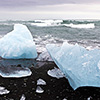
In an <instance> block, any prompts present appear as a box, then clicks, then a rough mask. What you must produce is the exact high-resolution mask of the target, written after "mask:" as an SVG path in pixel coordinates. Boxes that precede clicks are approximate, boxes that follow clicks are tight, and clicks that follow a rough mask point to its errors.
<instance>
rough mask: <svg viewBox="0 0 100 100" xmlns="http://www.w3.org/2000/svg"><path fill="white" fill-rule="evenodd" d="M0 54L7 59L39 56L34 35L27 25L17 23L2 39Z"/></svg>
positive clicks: (0, 40)
mask: <svg viewBox="0 0 100 100" xmlns="http://www.w3.org/2000/svg"><path fill="white" fill-rule="evenodd" d="M0 56H1V57H3V58H6V59H20V58H26V59H29V58H36V57H37V52H36V47H35V43H34V41H33V37H32V35H31V33H30V31H29V30H28V28H27V27H26V26H25V25H21V24H15V25H14V30H13V31H11V32H10V33H8V34H7V35H5V36H4V37H3V38H1V39H0Z"/></svg>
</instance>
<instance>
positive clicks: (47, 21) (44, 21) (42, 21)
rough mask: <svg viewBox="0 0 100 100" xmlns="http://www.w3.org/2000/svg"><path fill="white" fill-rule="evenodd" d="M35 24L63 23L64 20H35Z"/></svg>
mask: <svg viewBox="0 0 100 100" xmlns="http://www.w3.org/2000/svg"><path fill="white" fill-rule="evenodd" d="M34 21H35V22H41V23H62V22H63V20H34Z"/></svg>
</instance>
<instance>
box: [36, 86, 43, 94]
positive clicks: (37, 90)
mask: <svg viewBox="0 0 100 100" xmlns="http://www.w3.org/2000/svg"><path fill="white" fill-rule="evenodd" d="M43 92H44V90H43V89H42V88H41V87H40V86H37V88H36V93H43Z"/></svg>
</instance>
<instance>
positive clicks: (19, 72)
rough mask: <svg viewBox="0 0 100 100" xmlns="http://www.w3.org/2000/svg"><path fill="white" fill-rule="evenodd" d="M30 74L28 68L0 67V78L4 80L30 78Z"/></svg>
mask: <svg viewBox="0 0 100 100" xmlns="http://www.w3.org/2000/svg"><path fill="white" fill-rule="evenodd" d="M31 74H32V72H31V70H30V69H29V68H22V67H11V66H7V67H0V76H2V77H4V78H9V77H10V78H12V77H13V78H20V77H26V76H30V75H31Z"/></svg>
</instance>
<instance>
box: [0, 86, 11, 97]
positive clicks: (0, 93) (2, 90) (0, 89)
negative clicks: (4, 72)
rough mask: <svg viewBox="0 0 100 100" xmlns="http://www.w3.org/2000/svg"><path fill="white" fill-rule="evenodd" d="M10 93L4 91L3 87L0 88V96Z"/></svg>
mask: <svg viewBox="0 0 100 100" xmlns="http://www.w3.org/2000/svg"><path fill="white" fill-rule="evenodd" d="M9 92H10V91H8V90H7V89H5V87H1V86H0V95H3V94H8V93H9Z"/></svg>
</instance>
